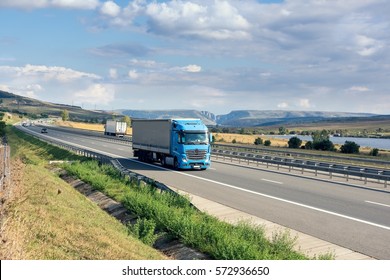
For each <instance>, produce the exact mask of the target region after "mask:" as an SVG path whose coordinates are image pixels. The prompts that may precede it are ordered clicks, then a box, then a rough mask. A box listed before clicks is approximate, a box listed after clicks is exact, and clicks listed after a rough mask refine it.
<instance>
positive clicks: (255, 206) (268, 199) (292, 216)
mask: <svg viewBox="0 0 390 280" xmlns="http://www.w3.org/2000/svg"><path fill="white" fill-rule="evenodd" d="M27 129H29V130H32V131H35V132H37V133H36V135H38V136H41V137H48V138H54V139H60V140H62V141H66V142H67V143H69V144H77V145H79V146H80V147H84V148H88V149H93V150H96V151H101V152H103V153H106V154H108V155H110V156H112V157H117V158H118V159H119V160H120V162H121V164H122V165H123V166H124V167H126V168H129V169H131V170H133V171H134V172H136V173H139V174H142V175H145V176H147V177H150V178H153V179H155V180H157V181H159V182H161V183H164V184H166V185H168V186H170V187H172V188H174V189H180V190H184V191H186V192H189V193H192V194H194V195H198V196H201V197H204V198H207V199H209V200H212V201H215V202H218V203H221V204H224V205H227V206H230V207H232V208H235V209H238V210H241V211H244V212H246V213H249V214H252V215H255V216H258V217H261V218H263V219H266V220H269V221H272V222H274V223H277V224H280V225H283V226H286V227H289V228H292V229H295V230H298V231H301V232H303V233H306V234H309V235H312V236H315V237H317V238H320V239H323V240H326V241H328V242H331V243H334V244H337V245H340V246H343V247H346V248H349V249H351V250H354V251H357V252H360V253H362V254H365V255H368V256H371V257H374V258H377V259H390V193H389V192H386V191H380V190H372V189H366V188H357V187H353V186H347V185H345V184H337V183H331V182H323V181H319V180H316V179H315V178H313V179H308V178H303V177H299V176H292V175H289V174H280V173H277V172H273V171H265V170H258V169H255V168H251V167H247V166H242V167H239V166H234V165H230V164H227V163H223V162H216V161H214V162H213V163H212V167H211V169H208V170H206V171H174V170H171V169H167V168H163V167H162V166H160V165H159V164H155V165H152V164H146V163H142V162H139V161H138V160H137V159H135V158H133V154H132V148H131V145H129V144H122V143H118V142H110V141H108V140H105V139H102V138H94V137H88V136H82V135H78V134H77V133H70V132H62V131H56V130H55V129H51V128H50V127H49V128H48V133H47V134H41V133H40V128H39V127H28V128H27Z"/></svg>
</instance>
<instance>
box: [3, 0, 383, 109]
mask: <svg viewBox="0 0 390 280" xmlns="http://www.w3.org/2000/svg"><path fill="white" fill-rule="evenodd" d="M389 30H390V1H388V0H284V1H283V0H268V1H265V0H263V1H262V0H257V1H256V0H230V1H227V0H208V1H206V0H189V1H186V0H176V1H148V0H134V1H125V0H115V1H103V0H34V1H30V0H0V90H4V91H8V92H12V93H15V94H18V95H22V96H27V97H31V98H36V99H39V100H44V101H49V102H54V103H63V104H70V105H76V106H82V107H83V108H85V109H92V110H94V109H98V110H115V109H133V110H171V109H195V110H202V111H210V112H212V113H214V114H217V115H220V114H227V113H229V112H230V111H233V110H294V111H339V112H366V113H376V114H390V32H389Z"/></svg>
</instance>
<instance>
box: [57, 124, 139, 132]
mask: <svg viewBox="0 0 390 280" xmlns="http://www.w3.org/2000/svg"><path fill="white" fill-rule="evenodd" d="M56 124H57V125H58V126H64V127H72V128H78V129H85V130H93V131H101V132H103V131H104V124H99V123H80V122H71V121H57V122H56ZM126 134H128V135H129V134H132V129H131V128H130V127H128V128H127V132H126Z"/></svg>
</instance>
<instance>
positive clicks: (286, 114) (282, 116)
mask: <svg viewBox="0 0 390 280" xmlns="http://www.w3.org/2000/svg"><path fill="white" fill-rule="evenodd" d="M372 116H375V115H374V114H368V113H345V112H322V111H282V110H263V111H260V110H240V111H232V112H230V113H229V114H226V115H219V116H217V120H216V121H217V123H218V124H219V125H222V126H236V127H254V126H277V125H287V124H304V123H312V122H319V121H325V120H333V119H343V118H353V117H372Z"/></svg>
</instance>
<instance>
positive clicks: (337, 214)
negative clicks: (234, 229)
mask: <svg viewBox="0 0 390 280" xmlns="http://www.w3.org/2000/svg"><path fill="white" fill-rule="evenodd" d="M34 134H37V135H40V134H39V133H36V132H34ZM47 138H53V137H50V136H48V137H47ZM53 139H56V138H53ZM56 140H59V139H56ZM60 141H61V140H60ZM61 142H65V143H66V141H61ZM68 143H69V142H68ZM71 144H73V145H75V146H79V147H82V148H84V149H88V150H95V149H91V148H88V147H85V146H82V145H77V144H74V143H71ZM95 151H97V152H100V153H101V154H106V155H109V156H112V157H117V158H124V159H127V160H130V161H134V162H137V163H141V164H145V165H149V166H153V167H155V168H159V169H163V170H169V171H171V172H174V173H177V174H180V175H183V176H188V177H193V178H196V179H199V180H203V181H206V182H210V183H214V184H218V185H222V186H225V187H228V188H231V189H236V190H240V191H243V192H247V193H251V194H255V195H258V196H263V197H267V198H270V199H274V200H277V201H282V202H285V203H289V204H293V205H296V206H301V207H304V208H307V209H311V210H315V211H318V212H322V213H326V214H329V215H333V216H336V217H340V218H345V219H348V220H351V221H355V222H359V223H363V224H367V225H371V226H374V227H378V228H382V229H386V230H390V227H388V226H384V225H380V224H376V223H372V222H369V221H365V220H361V219H357V218H354V217H350V216H347V215H343V214H339V213H336V212H332V211H328V210H324V209H321V208H317V207H313V206H309V205H306V204H302V203H298V202H294V201H291V200H287V199H283V198H279V197H276V196H272V195H268V194H263V193H259V192H255V191H251V190H246V189H243V188H240V187H236V186H233V185H229V184H225V183H221V182H218V181H214V180H210V179H206V178H202V177H198V176H195V175H192V174H188V173H183V172H180V171H174V170H171V169H167V168H164V167H161V166H158V165H154V164H149V163H144V162H140V161H138V160H135V159H130V158H126V157H123V156H118V155H115V154H111V153H107V152H102V151H98V150H95Z"/></svg>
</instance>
